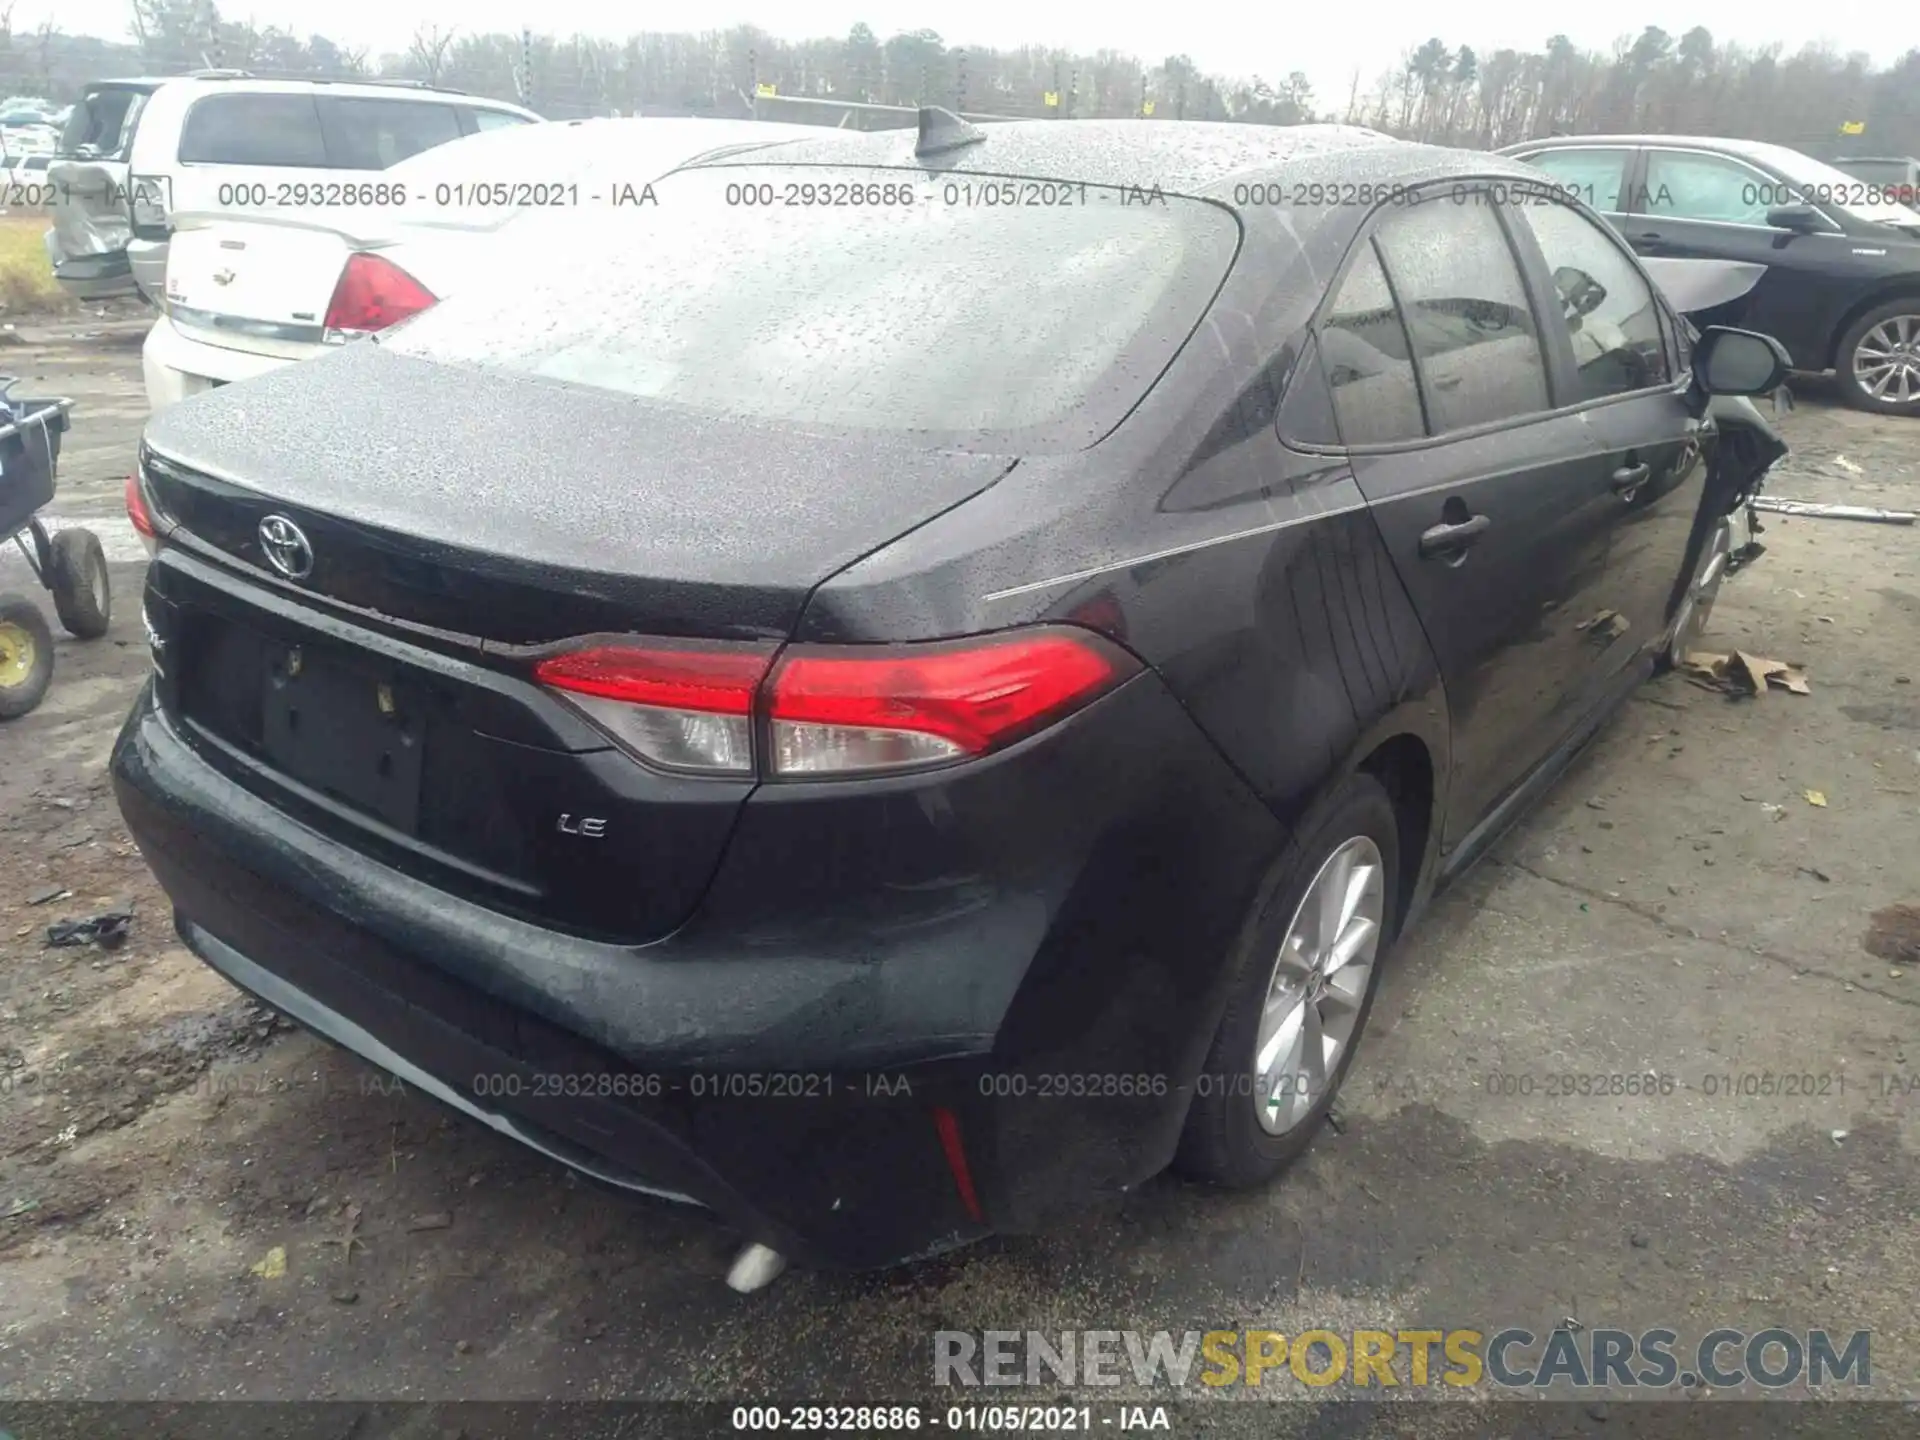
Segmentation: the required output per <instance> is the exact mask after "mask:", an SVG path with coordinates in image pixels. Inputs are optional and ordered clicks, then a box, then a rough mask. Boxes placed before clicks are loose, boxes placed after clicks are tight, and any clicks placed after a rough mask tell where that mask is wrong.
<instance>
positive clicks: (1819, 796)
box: [1805, 790, 1827, 810]
mask: <svg viewBox="0 0 1920 1440" xmlns="http://www.w3.org/2000/svg"><path fill="white" fill-rule="evenodd" d="M1805 794H1806V797H1807V804H1809V805H1818V806H1819V807H1820V808H1821V809H1822V810H1824V809H1826V808H1827V797H1826V796H1825V795H1824V794H1823V793H1822V792H1820V791H1818V790H1808V791H1806V792H1805Z"/></svg>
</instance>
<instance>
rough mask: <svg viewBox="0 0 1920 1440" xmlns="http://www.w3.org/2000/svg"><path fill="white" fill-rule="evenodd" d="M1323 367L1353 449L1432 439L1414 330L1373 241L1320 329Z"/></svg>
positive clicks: (1336, 411)
mask: <svg viewBox="0 0 1920 1440" xmlns="http://www.w3.org/2000/svg"><path fill="white" fill-rule="evenodd" d="M1320 364H1321V368H1322V369H1323V370H1325V372H1326V376H1327V385H1328V387H1329V388H1330V389H1331V390H1332V391H1333V410H1334V415H1335V416H1336V418H1337V419H1338V421H1339V425H1340V438H1341V440H1342V441H1344V442H1345V443H1346V444H1348V445H1384V444H1388V443H1391V442H1393V441H1395V440H1415V439H1418V438H1419V437H1420V436H1422V435H1425V434H1426V433H1427V426H1426V421H1425V420H1424V419H1423V418H1422V417H1421V413H1420V388H1419V384H1418V382H1417V381H1416V380H1415V379H1414V376H1413V353H1412V351H1411V350H1410V349H1409V348H1408V345H1407V332H1406V330H1405V328H1404V327H1403V326H1402V325H1401V323H1400V315H1399V312H1398V311H1397V310H1395V309H1394V304H1393V292H1392V291H1391V290H1389V289H1388V288H1387V276H1386V272H1385V271H1383V270H1382V269H1381V268H1380V260H1379V257H1378V256H1377V255H1376V254H1375V253H1374V248H1373V242H1372V241H1371V240H1369V241H1366V242H1364V243H1363V244H1362V245H1361V247H1360V252H1359V254H1357V255H1356V256H1354V260H1353V264H1352V266H1351V267H1350V268H1349V269H1348V270H1347V274H1346V278H1345V279H1344V280H1342V281H1341V282H1340V293H1339V294H1338V295H1336V296H1335V297H1334V301H1333V304H1332V306H1331V307H1330V308H1329V309H1328V311H1327V317H1326V319H1325V320H1323V321H1321V323H1320Z"/></svg>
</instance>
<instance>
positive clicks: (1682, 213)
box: [1500, 135, 1920, 416]
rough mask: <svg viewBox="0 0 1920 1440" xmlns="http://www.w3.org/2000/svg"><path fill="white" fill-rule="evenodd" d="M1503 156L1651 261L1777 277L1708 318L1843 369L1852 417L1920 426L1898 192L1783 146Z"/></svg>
mask: <svg viewBox="0 0 1920 1440" xmlns="http://www.w3.org/2000/svg"><path fill="white" fill-rule="evenodd" d="M1500 153H1502V154H1504V155H1511V156H1513V157H1515V158H1517V159H1521V160H1525V161H1527V162H1528V163H1529V164H1532V165H1534V166H1536V167H1538V168H1539V169H1541V170H1544V171H1546V172H1547V174H1549V175H1551V176H1552V177H1553V178H1554V179H1555V180H1556V181H1558V182H1559V183H1560V184H1561V185H1563V186H1565V187H1567V189H1568V190H1569V191H1570V193H1572V194H1574V195H1576V196H1578V198H1579V199H1581V200H1582V201H1584V202H1585V203H1587V204H1589V205H1591V206H1592V207H1593V208H1594V209H1596V210H1598V211H1600V212H1601V213H1603V214H1604V215H1606V217H1607V218H1608V220H1610V221H1611V222H1612V223H1613V225H1614V226H1615V227H1616V228H1617V229H1618V230H1619V231H1620V232H1621V233H1622V234H1623V235H1625V236H1626V238H1627V241H1628V243H1629V244H1631V245H1632V246H1633V248H1634V249H1635V250H1636V251H1637V252H1638V253H1640V254H1641V255H1647V256H1672V257H1697V258H1708V259H1720V260H1735V261H1744V262H1749V263H1754V264H1759V265H1763V266H1765V267H1766V273H1765V274H1764V275H1762V276H1761V277H1760V279H1759V282H1758V283H1757V284H1756V285H1755V286H1754V288H1753V290H1752V291H1751V292H1750V293H1749V294H1748V295H1747V296H1746V297H1745V298H1743V299H1742V300H1741V301H1740V302H1738V303H1737V304H1735V305H1733V306H1730V307H1728V308H1727V310H1726V311H1724V312H1722V313H1719V314H1715V315H1713V316H1710V317H1709V319H1710V320H1713V321H1719V322H1722V323H1726V324H1735V325H1744V326H1749V327H1751V328H1753V329H1755V330H1760V331H1763V332H1765V333H1766V334H1769V335H1772V336H1774V337H1775V338H1776V339H1778V340H1779V341H1780V342H1781V343H1782V344H1783V345H1785V346H1786V347H1787V352H1788V354H1790V355H1791V356H1792V357H1793V364H1794V367H1795V368H1796V369H1799V370H1807V371H1827V370H1831V371H1834V372H1835V374H1836V375H1837V377H1838V379H1839V381H1840V389H1841V392H1842V394H1844V395H1845V397H1846V399H1847V401H1848V403H1850V404H1852V405H1855V406H1858V407H1859V408H1861V409H1863V410H1873V411H1878V412H1880V413H1882V414H1891V415H1909V416H1920V212H1917V211H1915V210H1913V209H1911V208H1909V207H1908V206H1906V205H1903V204H1901V203H1899V202H1898V201H1897V200H1895V199H1893V198H1890V196H1889V193H1888V190H1889V185H1888V182H1886V181H1884V180H1880V179H1875V178H1861V177H1857V176H1854V175H1850V174H1848V173H1846V172H1845V171H1843V170H1839V169H1836V168H1834V167H1833V166H1831V165H1827V164H1825V163H1823V162H1821V161H1819V160H1814V159H1812V158H1810V157H1808V156H1806V155H1802V154H1801V153H1800V152H1799V151H1797V150H1788V149H1786V148H1784V147H1782V146H1778V145H1767V144H1762V143H1760V142H1758V141H1748V140H1723V139H1701V138H1698V137H1693V136H1683V135H1584V136H1577V137H1568V136H1561V137H1556V138H1554V139H1551V140H1531V141H1527V142H1526V143H1524V144H1520V145H1510V146H1508V147H1507V148H1506V149H1505V150H1503V151H1501V152H1500ZM1896 193H1897V191H1896Z"/></svg>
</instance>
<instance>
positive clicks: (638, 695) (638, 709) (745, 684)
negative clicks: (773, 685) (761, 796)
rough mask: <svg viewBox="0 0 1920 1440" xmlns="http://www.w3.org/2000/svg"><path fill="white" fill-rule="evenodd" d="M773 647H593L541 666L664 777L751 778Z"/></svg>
mask: <svg viewBox="0 0 1920 1440" xmlns="http://www.w3.org/2000/svg"><path fill="white" fill-rule="evenodd" d="M772 661H773V649H772V647H771V646H738V647H725V646H711V647H704V646H702V647H696V646H679V645H674V644H671V643H669V642H665V641H661V642H657V643H649V644H635V645H594V646H590V647H588V648H586V649H582V650H572V651H568V652H567V653H565V654H563V655H555V656H552V657H551V658H549V659H546V660H542V661H541V662H540V663H539V664H538V665H536V666H534V670H533V677H534V679H536V680H538V681H539V682H540V683H541V684H542V685H546V686H548V687H550V688H552V689H555V690H559V691H562V692H564V693H565V695H566V696H567V698H568V699H569V700H571V701H572V702H573V703H574V704H575V705H576V706H578V707H579V708H580V709H581V710H584V711H585V712H586V713H587V714H588V715H589V716H591V717H592V718H593V719H594V720H595V721H597V722H598V723H599V724H600V726H601V727H602V728H603V729H605V730H606V731H607V732H608V733H609V734H611V735H612V736H613V737H614V738H615V739H616V740H619V741H621V742H622V743H623V744H625V745H626V747H627V748H628V749H629V750H631V751H633V753H634V754H636V755H638V756H639V757H640V758H641V759H643V760H646V761H648V762H650V763H652V764H655V765H659V766H661V767H662V768H664V769H668V770H683V771H692V772H695V773H705V774H710V775H751V774H752V773H753V697H754V693H755V692H756V691H757V690H758V689H759V688H760V682H761V680H762V679H764V678H765V677H766V673H767V666H768V665H769V664H771V663H772Z"/></svg>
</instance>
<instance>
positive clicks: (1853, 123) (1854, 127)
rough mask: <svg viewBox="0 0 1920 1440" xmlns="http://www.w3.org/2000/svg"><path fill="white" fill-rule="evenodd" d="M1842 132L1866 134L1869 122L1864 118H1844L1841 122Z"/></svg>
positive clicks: (1845, 133)
mask: <svg viewBox="0 0 1920 1440" xmlns="http://www.w3.org/2000/svg"><path fill="white" fill-rule="evenodd" d="M1840 133H1841V134H1842V135H1864V134H1866V133H1867V122H1866V121H1864V120H1842V121H1841V122H1840Z"/></svg>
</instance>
